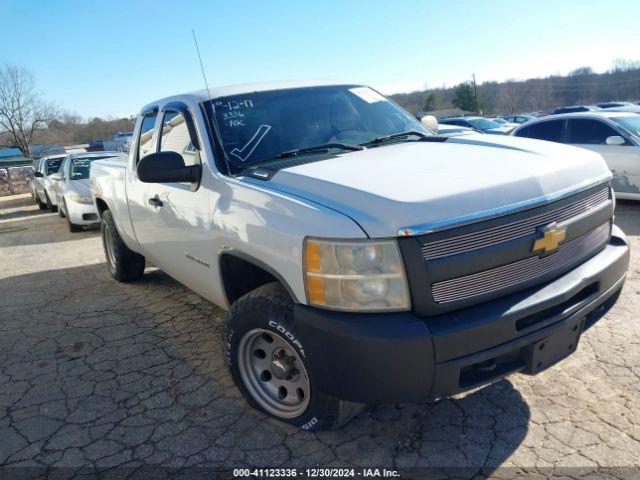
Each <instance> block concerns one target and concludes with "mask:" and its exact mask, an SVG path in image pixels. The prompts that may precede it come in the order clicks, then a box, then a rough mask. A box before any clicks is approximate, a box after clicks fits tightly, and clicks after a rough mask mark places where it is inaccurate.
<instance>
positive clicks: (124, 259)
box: [101, 210, 145, 282]
mask: <svg viewBox="0 0 640 480" xmlns="http://www.w3.org/2000/svg"><path fill="white" fill-rule="evenodd" d="M101 230H102V246H103V247H104V254H105V257H106V258H107V267H108V268H109V273H110V274H111V276H112V277H113V278H115V279H116V280H118V281H119V282H128V281H131V280H138V279H140V278H142V275H144V262H145V260H144V257H143V256H142V255H140V254H139V253H136V252H134V251H133V250H131V249H129V247H127V246H126V245H125V243H124V242H123V241H122V238H121V237H120V234H119V233H118V230H117V229H116V224H115V222H114V221H113V215H111V211H109V210H105V212H104V213H103V214H102V223H101ZM108 242H112V243H111V247H112V250H111V251H112V253H113V260H112V258H111V256H110V255H109V249H108V246H107V244H108Z"/></svg>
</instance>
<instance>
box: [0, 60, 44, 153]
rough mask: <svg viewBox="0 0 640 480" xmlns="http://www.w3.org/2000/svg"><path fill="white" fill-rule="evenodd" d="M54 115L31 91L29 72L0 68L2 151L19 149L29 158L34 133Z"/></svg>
mask: <svg viewBox="0 0 640 480" xmlns="http://www.w3.org/2000/svg"><path fill="white" fill-rule="evenodd" d="M55 114H56V109H55V107H54V106H53V105H52V104H50V103H48V102H45V101H44V100H43V99H42V97H41V96H40V94H39V93H38V92H37V91H36V89H35V79H34V77H33V75H32V74H31V72H29V71H28V70H26V69H25V68H22V67H19V66H17V65H10V64H5V65H4V66H3V67H1V68H0V139H1V141H2V143H3V145H2V146H5V147H16V148H19V149H20V151H21V152H22V154H23V155H24V156H25V157H29V156H30V151H29V146H30V145H31V142H32V141H33V137H34V135H35V134H36V133H37V132H38V130H41V129H44V128H46V127H47V124H48V122H49V121H51V120H52V119H53V118H54V117H55Z"/></svg>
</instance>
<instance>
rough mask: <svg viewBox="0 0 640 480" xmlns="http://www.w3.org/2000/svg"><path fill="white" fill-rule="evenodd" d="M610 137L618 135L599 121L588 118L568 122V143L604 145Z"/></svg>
mask: <svg viewBox="0 0 640 480" xmlns="http://www.w3.org/2000/svg"><path fill="white" fill-rule="evenodd" d="M612 135H619V133H618V132H616V131H615V130H614V129H613V128H611V127H610V126H609V125H607V124H606V123H604V122H601V121H599V120H590V119H588V118H580V119H578V118H574V119H570V120H569V143H579V144H585V145H605V144H606V140H607V137H611V136H612Z"/></svg>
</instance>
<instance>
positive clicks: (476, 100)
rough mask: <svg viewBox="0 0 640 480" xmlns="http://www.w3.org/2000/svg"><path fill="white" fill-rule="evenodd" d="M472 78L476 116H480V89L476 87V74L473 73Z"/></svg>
mask: <svg viewBox="0 0 640 480" xmlns="http://www.w3.org/2000/svg"><path fill="white" fill-rule="evenodd" d="M471 76H472V77H473V97H474V101H473V103H474V106H475V110H476V114H479V113H480V112H479V111H478V88H477V87H476V74H475V73H472V74H471Z"/></svg>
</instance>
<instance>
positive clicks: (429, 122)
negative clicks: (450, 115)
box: [420, 115, 438, 133]
mask: <svg viewBox="0 0 640 480" xmlns="http://www.w3.org/2000/svg"><path fill="white" fill-rule="evenodd" d="M420 123H422V124H423V125H424V126H425V127H427V128H428V129H429V130H433V131H434V132H436V133H438V119H437V118H436V117H434V116H433V115H425V116H424V117H422V118H421V119H420Z"/></svg>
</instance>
